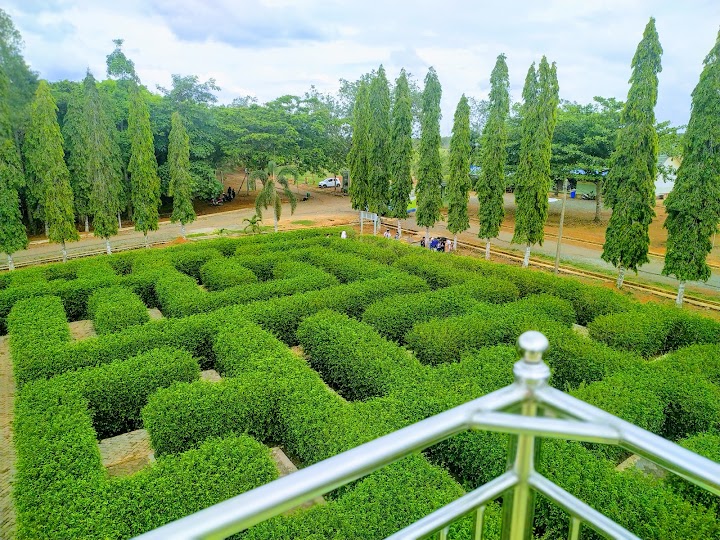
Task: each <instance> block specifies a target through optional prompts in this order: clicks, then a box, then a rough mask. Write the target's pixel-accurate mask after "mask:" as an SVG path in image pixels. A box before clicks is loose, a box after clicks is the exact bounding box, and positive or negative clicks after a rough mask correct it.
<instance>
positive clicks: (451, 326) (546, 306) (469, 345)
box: [405, 295, 575, 364]
mask: <svg viewBox="0 0 720 540" xmlns="http://www.w3.org/2000/svg"><path fill="white" fill-rule="evenodd" d="M574 320H575V313H574V311H573V309H572V306H571V305H570V303H569V302H567V301H566V300H561V299H559V298H555V297H553V296H548V295H537V296H529V297H527V298H523V299H522V300H519V301H517V302H512V303H510V304H504V305H501V306H489V305H487V304H485V305H482V306H481V308H480V309H479V310H478V311H477V312H475V313H471V314H468V315H463V316H460V317H450V318H447V319H441V320H434V321H430V322H424V323H419V324H417V325H415V326H414V327H413V329H412V330H411V331H410V332H408V333H407V334H406V336H405V339H406V342H407V344H408V346H409V347H410V348H411V349H412V350H413V351H414V352H415V355H416V356H417V357H418V359H419V360H420V361H421V362H422V363H424V364H440V363H443V362H457V361H458V360H460V357H461V356H462V354H463V353H465V352H467V351H470V350H473V349H479V348H481V347H487V346H490V345H498V344H502V343H514V342H515V341H516V340H517V338H518V336H519V335H520V334H522V333H523V332H524V331H526V330H531V329H532V330H541V331H542V330H544V329H546V328H549V327H553V326H554V325H557V324H561V325H565V326H569V325H571V324H572V321H574Z"/></svg>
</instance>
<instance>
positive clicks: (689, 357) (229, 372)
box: [0, 229, 720, 540]
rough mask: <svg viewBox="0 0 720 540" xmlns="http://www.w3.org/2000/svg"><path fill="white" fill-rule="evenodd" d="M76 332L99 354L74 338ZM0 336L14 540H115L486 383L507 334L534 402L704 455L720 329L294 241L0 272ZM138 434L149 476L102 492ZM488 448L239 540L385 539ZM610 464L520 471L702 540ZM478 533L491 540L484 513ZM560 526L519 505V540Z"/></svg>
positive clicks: (418, 254)
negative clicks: (547, 386) (616, 423)
mask: <svg viewBox="0 0 720 540" xmlns="http://www.w3.org/2000/svg"><path fill="white" fill-rule="evenodd" d="M148 308H158V309H159V310H160V311H161V312H162V314H163V315H164V318H163V319H160V320H149V318H148V314H147V310H148ZM84 319H92V321H93V323H94V326H95V329H96V331H97V334H98V335H97V337H91V338H88V339H84V340H80V341H73V340H72V339H71V334H70V331H69V327H68V321H76V320H84ZM0 321H1V322H0V330H1V331H2V333H5V332H7V333H8V334H9V336H10V338H9V339H10V348H11V355H12V361H13V368H14V373H15V380H16V384H17V386H18V393H17V398H16V408H15V420H14V439H15V445H16V450H17V460H18V461H17V474H16V479H15V484H14V501H15V505H16V510H17V514H18V538H19V539H23V540H24V539H33V540H36V539H44V538H48V539H49V538H52V539H76V538H129V537H132V536H134V535H137V534H140V533H142V532H144V531H147V530H150V529H152V528H155V527H158V526H160V525H162V524H164V523H167V522H169V521H171V520H174V519H177V518H179V517H182V516H184V515H187V514H189V513H192V512H194V511H197V510H200V509H202V508H204V507H206V506H209V505H212V504H214V503H216V502H219V501H222V500H224V499H227V498H229V497H232V496H234V495H237V494H239V493H242V492H244V491H247V490H249V489H252V488H254V487H256V486H260V485H262V484H265V483H267V482H269V481H271V480H273V479H274V478H276V477H277V475H278V472H277V469H276V466H275V464H274V462H273V460H272V458H271V453H270V447H273V446H280V447H281V448H282V449H283V450H284V452H285V453H286V454H287V455H288V456H290V457H291V458H292V459H293V461H295V462H296V463H297V464H298V466H300V467H302V466H307V465H310V464H312V463H316V462H318V461H320V460H323V459H325V458H328V457H330V456H333V455H335V454H337V453H339V452H342V451H344V450H347V449H350V448H353V447H355V446H357V445H359V444H361V443H363V442H365V441H369V440H372V439H374V438H376V437H378V436H381V435H383V434H386V433H389V432H391V431H393V430H396V429H399V428H401V427H404V426H406V425H408V424H410V423H412V422H416V421H418V420H421V419H423V418H426V417H428V416H430V415H432V414H436V413H439V412H441V411H443V410H446V409H448V408H450V407H453V406H455V405H458V404H460V403H463V402H465V401H468V400H470V399H472V398H475V397H478V396H480V395H483V394H485V393H487V392H489V391H492V390H495V389H497V388H500V387H502V386H504V385H506V384H508V383H510V382H512V369H511V368H512V364H513V363H514V362H515V361H516V359H517V352H516V350H515V346H514V343H515V340H516V339H517V336H518V335H519V334H520V333H521V332H523V331H525V330H528V329H538V330H541V331H543V332H545V333H546V335H547V336H548V337H549V339H550V342H551V347H550V350H549V351H548V353H547V355H546V360H547V362H548V363H549V364H550V366H551V368H552V381H551V382H552V383H553V384H554V385H555V386H556V387H559V388H561V389H564V390H566V391H569V392H571V393H572V394H574V395H576V396H578V397H580V398H581V399H584V400H586V401H588V402H590V403H593V404H596V405H598V406H600V407H602V408H603V409H605V410H608V411H610V412H612V413H613V414H616V415H618V416H620V417H623V418H625V419H627V420H629V421H631V422H633V423H635V424H638V425H640V426H641V427H643V428H645V429H649V430H651V431H653V432H655V433H658V434H660V435H662V436H664V437H667V438H670V439H672V440H675V441H679V442H680V443H681V444H684V445H686V446H687V447H689V448H691V449H693V450H695V451H697V452H699V453H702V454H704V455H707V456H708V457H710V458H712V459H715V460H718V459H720V451H719V450H718V448H720V444H718V443H719V442H720V435H718V431H717V430H718V428H719V427H720V323H718V322H717V321H713V320H710V319H707V318H703V317H701V316H699V315H692V314H688V313H686V312H683V311H679V310H676V309H674V308H668V307H663V306H658V305H652V304H647V305H643V304H639V303H636V302H634V301H633V300H632V299H630V298H629V297H627V296H623V295H620V294H616V293H615V292H613V291H610V290H608V289H605V288H600V287H593V286H589V285H586V284H583V283H581V282H579V281H574V280H570V279H566V278H556V277H554V276H550V275H547V274H543V273H539V272H534V271H529V270H526V269H518V268H512V267H507V266H503V265H498V264H494V263H488V262H485V261H480V260H476V259H471V258H466V257H461V256H456V255H450V254H444V253H430V252H426V251H423V250H420V249H418V248H413V247H409V246H407V245H404V244H402V243H400V242H396V241H393V240H389V241H388V240H384V239H376V238H359V239H347V240H341V239H339V238H338V233H337V231H334V230H324V229H320V230H306V231H299V232H294V233H282V234H273V235H262V236H256V237H245V238H240V239H222V240H215V241H207V242H201V243H191V244H185V245H182V246H177V247H174V248H169V249H165V250H143V251H138V252H133V253H127V254H122V255H113V256H111V257H98V258H93V259H87V260H82V261H75V262H72V263H68V264H65V265H53V266H48V267H38V268H32V269H28V270H23V271H18V272H13V273H11V274H2V275H0ZM576 324H580V325H583V326H587V327H588V331H589V337H588V336H586V335H582V334H580V333H578V332H577V331H575V330H574V329H573V325H576ZM298 346H299V347H298ZM205 369H215V370H216V371H218V372H219V373H220V375H221V376H222V379H221V380H220V381H219V382H210V381H207V380H201V379H200V372H201V370H205ZM140 427H143V428H144V429H146V430H147V431H148V432H149V435H150V439H151V442H152V447H153V450H154V452H155V456H156V461H155V462H154V463H152V464H150V465H149V466H148V467H147V468H145V469H143V470H141V471H140V472H137V473H135V474H132V475H130V476H125V477H110V476H109V475H108V473H107V472H106V471H105V469H104V467H103V465H102V462H101V457H100V451H99V449H98V441H99V440H100V439H103V438H106V437H112V436H115V435H119V434H122V433H126V432H129V431H132V430H135V429H138V428H140ZM507 447H508V438H507V437H506V436H503V435H500V434H493V433H485V432H469V433H464V434H462V435H460V436H457V437H454V438H452V439H449V440H447V441H444V442H443V443H441V444H438V445H436V446H434V447H432V448H430V449H428V450H427V451H426V452H424V453H422V454H417V455H413V456H410V457H408V458H406V459H404V460H402V461H400V462H397V463H395V464H393V465H391V466H389V467H386V468H384V469H383V470H381V471H378V472H377V473H374V474H372V475H370V476H368V477H366V478H364V479H362V480H359V481H357V482H355V483H353V484H352V485H350V486H347V487H345V488H342V489H339V490H337V491H335V492H332V493H329V494H327V495H326V503H325V504H319V505H315V506H313V507H311V508H303V509H298V510H296V511H294V512H292V513H290V514H288V515H283V516H280V517H277V518H275V519H272V520H270V521H268V522H266V523H262V524H260V525H257V526H255V527H254V528H252V529H251V530H249V531H247V532H245V533H243V534H242V535H240V536H241V537H243V538H247V539H276V538H288V539H294V538H318V539H320V538H346V539H375V538H383V537H385V536H387V535H389V534H390V533H392V532H394V531H395V530H397V529H399V528H401V527H403V526H405V525H407V524H409V523H410V522H412V521H414V520H417V519H419V518H420V517H422V516H423V515H425V514H427V513H429V512H430V511H432V510H434V509H436V508H438V507H440V506H441V505H443V504H446V503H448V502H450V501H452V500H454V499H455V498H457V497H458V496H460V495H462V493H464V491H465V490H467V489H472V488H473V487H475V486H477V485H479V484H480V483H483V482H486V481H488V480H490V479H492V478H494V477H495V476H497V475H498V474H500V473H502V471H503V470H504V468H505V465H506V452H507ZM627 457H628V454H627V453H625V452H623V451H622V450H618V449H611V448H606V447H602V446H599V445H581V444H578V443H569V442H556V441H545V442H543V446H542V450H541V452H540V465H539V466H540V468H541V470H542V472H543V473H544V474H546V475H547V476H548V477H549V478H550V479H552V480H553V481H555V482H556V483H558V484H559V485H561V486H563V487H564V488H566V489H568V490H569V491H570V492H572V493H574V494H575V495H577V496H579V497H580V498H581V499H583V500H584V501H586V502H587V503H588V504H590V505H591V506H593V507H595V508H597V509H598V510H600V511H602V512H604V513H606V514H607V515H608V516H609V517H611V518H612V519H614V520H616V521H618V522H619V523H620V524H622V525H623V526H625V527H627V528H628V529H630V530H631V531H633V532H634V533H635V534H637V535H638V536H640V537H642V538H658V539H660V538H662V539H668V538H676V539H687V538H698V539H700V538H702V539H707V538H717V537H718V536H719V535H720V525H719V521H718V505H717V501H716V500H714V499H713V497H711V496H708V495H707V494H705V493H703V492H700V491H698V490H695V489H693V488H692V487H691V486H688V485H687V484H686V483H685V482H684V481H683V480H681V479H677V478H674V477H666V478H664V479H658V478H655V477H652V476H648V475H646V474H642V473H640V472H637V471H635V470H626V471H619V470H617V469H616V466H617V465H618V464H619V463H620V462H622V461H623V460H625V459H626V458H627ZM486 516H487V528H486V534H487V537H488V538H499V522H500V502H497V503H493V504H491V505H490V506H489V507H488V510H487V513H486ZM567 526H568V520H567V517H566V516H565V514H564V513H563V512H562V511H561V510H559V509H558V508H556V507H553V506H551V505H549V504H548V503H547V501H545V500H543V499H542V498H540V499H539V501H538V508H537V511H536V534H537V536H538V537H542V538H559V537H562V536H566V535H567ZM470 530H471V524H470V523H466V522H461V523H458V524H457V525H456V526H454V527H453V529H452V530H451V537H452V538H469V535H470Z"/></svg>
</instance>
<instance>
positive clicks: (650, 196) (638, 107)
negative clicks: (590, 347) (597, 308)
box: [602, 18, 662, 270]
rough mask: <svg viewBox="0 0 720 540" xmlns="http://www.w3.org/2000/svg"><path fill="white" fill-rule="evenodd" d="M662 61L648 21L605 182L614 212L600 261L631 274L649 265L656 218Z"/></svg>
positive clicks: (654, 35) (660, 52) (651, 24)
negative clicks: (657, 114) (657, 122)
mask: <svg viewBox="0 0 720 540" xmlns="http://www.w3.org/2000/svg"><path fill="white" fill-rule="evenodd" d="M661 56H662V47H661V46H660V41H659V39H658V34H657V31H656V30H655V19H653V18H650V21H649V22H648V24H647V26H646V27H645V32H644V33H643V38H642V40H641V41H640V43H639V44H638V48H637V50H636V52H635V56H634V57H633V60H632V68H633V73H632V76H631V77H630V91H629V92H628V98H627V102H626V103H625V108H624V109H623V112H622V123H623V127H622V128H621V129H620V131H619V132H618V137H617V143H616V147H615V151H614V153H613V155H612V161H611V167H610V172H609V173H608V176H607V178H606V180H605V184H606V186H605V204H606V205H608V206H610V207H611V208H612V209H613V212H612V216H611V217H610V223H609V224H608V228H607V231H606V232H605V245H604V246H603V253H602V258H603V260H605V261H608V262H609V263H612V264H613V265H614V266H616V267H622V268H629V269H630V270H637V267H638V266H640V265H642V264H644V263H646V262H648V256H647V253H648V249H649V246H650V237H649V235H648V228H649V226H650V223H651V221H652V218H653V217H655V210H654V209H653V207H654V206H655V177H656V176H657V153H658V139H657V133H656V132H655V112H654V109H655V103H656V102H657V92H658V76H657V74H658V73H659V72H660V71H662V67H661V65H660V57H661Z"/></svg>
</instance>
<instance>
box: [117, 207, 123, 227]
mask: <svg viewBox="0 0 720 540" xmlns="http://www.w3.org/2000/svg"><path fill="white" fill-rule="evenodd" d="M118 228H119V229H122V218H121V217H120V210H118Z"/></svg>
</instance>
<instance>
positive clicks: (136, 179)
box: [128, 85, 160, 247]
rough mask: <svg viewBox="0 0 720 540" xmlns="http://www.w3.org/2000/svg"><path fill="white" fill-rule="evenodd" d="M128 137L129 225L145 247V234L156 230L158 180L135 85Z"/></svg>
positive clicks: (143, 104) (147, 115)
mask: <svg viewBox="0 0 720 540" xmlns="http://www.w3.org/2000/svg"><path fill="white" fill-rule="evenodd" d="M128 132H129V134H130V163H129V164H128V172H129V173H130V183H131V187H132V191H131V193H132V204H133V221H134V222H135V230H136V231H142V232H143V235H144V236H145V246H146V247H147V245H148V236H147V235H148V231H156V230H157V229H158V218H159V216H158V208H159V207H160V178H159V177H158V174H157V161H156V160H155V149H154V147H153V136H152V130H151V129H150V113H149V112H148V107H147V103H146V102H145V98H144V96H143V92H142V88H140V87H139V86H137V85H135V87H134V88H133V90H132V96H131V100H130V114H129V117H128Z"/></svg>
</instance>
